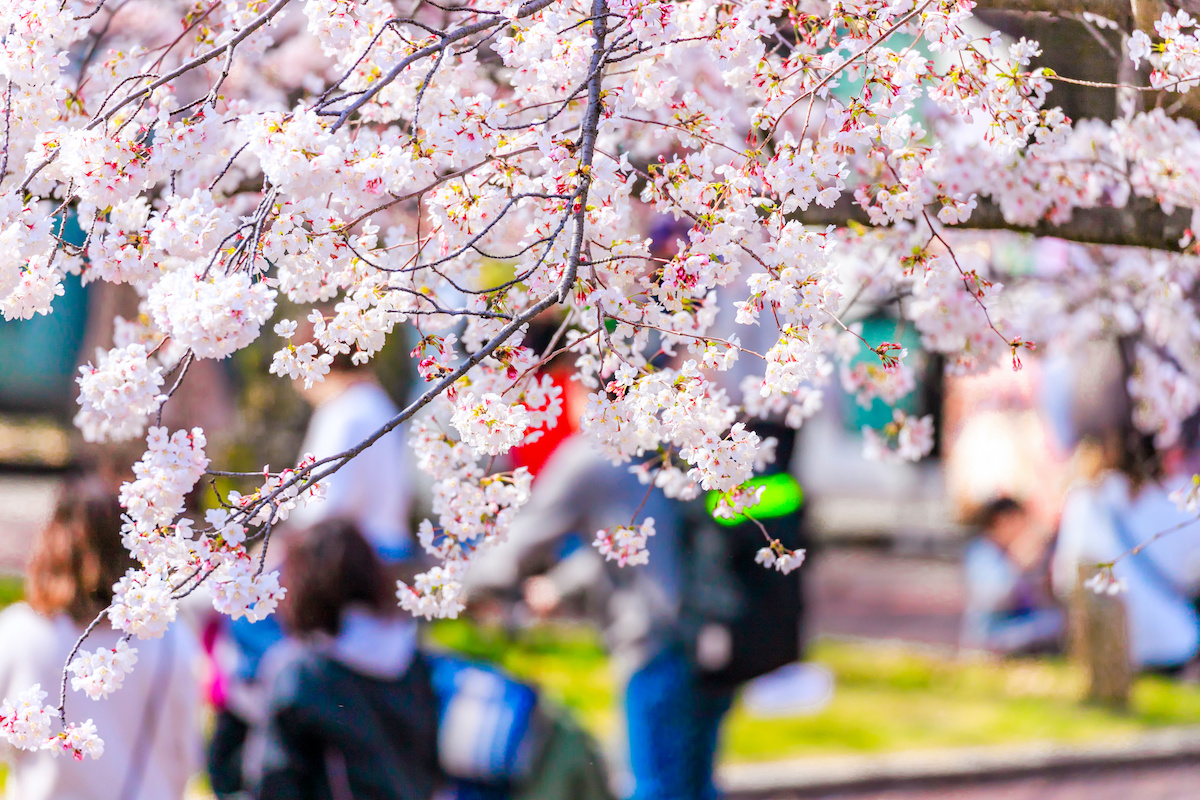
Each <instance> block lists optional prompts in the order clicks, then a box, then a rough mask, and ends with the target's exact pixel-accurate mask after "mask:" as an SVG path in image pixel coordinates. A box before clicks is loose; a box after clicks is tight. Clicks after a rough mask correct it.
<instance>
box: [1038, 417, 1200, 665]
mask: <svg viewBox="0 0 1200 800" xmlns="http://www.w3.org/2000/svg"><path fill="white" fill-rule="evenodd" d="M1184 449H1185V450H1186V449H1187V448H1186V447H1185V448H1184ZM1174 455H1175V456H1176V457H1174V458H1167V459H1165V461H1164V455H1163V454H1160V453H1158V452H1156V450H1155V448H1154V445H1153V443H1152V441H1151V440H1150V439H1149V437H1144V436H1141V435H1140V434H1138V433H1136V432H1135V431H1132V430H1126V431H1123V432H1112V433H1109V434H1108V435H1107V436H1106V437H1104V438H1102V439H1097V438H1095V437H1093V438H1091V439H1089V440H1088V441H1086V442H1085V444H1084V446H1083V447H1082V448H1081V449H1080V452H1079V461H1080V463H1081V464H1083V465H1084V471H1085V473H1086V474H1085V479H1084V480H1082V481H1080V482H1079V483H1077V484H1076V485H1075V486H1074V487H1073V488H1072V489H1071V490H1070V492H1069V493H1068V495H1067V498H1066V502H1065V504H1064V507H1063V512H1062V522H1061V525H1060V528H1059V536H1058V545H1057V548H1056V550H1055V553H1054V561H1053V578H1054V587H1055V591H1056V592H1058V593H1059V594H1060V596H1063V597H1066V596H1067V595H1069V594H1070V592H1072V591H1074V589H1075V586H1076V584H1077V582H1078V580H1079V568H1080V567H1081V566H1084V567H1096V566H1098V565H1100V564H1103V563H1110V562H1112V561H1114V560H1116V559H1118V558H1120V560H1119V561H1117V563H1116V565H1115V566H1114V567H1113V570H1112V574H1113V577H1114V578H1115V579H1116V580H1117V581H1118V582H1119V585H1120V586H1121V587H1122V591H1121V593H1120V595H1119V597H1120V598H1121V599H1122V601H1123V602H1124V605H1125V609H1126V613H1127V617H1128V641H1129V651H1130V652H1129V657H1130V661H1131V663H1132V664H1133V666H1134V667H1136V668H1139V669H1142V670H1149V671H1155V672H1160V673H1164V674H1177V673H1179V672H1180V671H1182V669H1183V667H1184V666H1186V665H1187V664H1188V662H1190V661H1191V660H1193V659H1194V658H1195V657H1196V654H1197V651H1198V650H1200V616H1198V615H1197V612H1196V608H1195V604H1194V598H1195V597H1196V596H1197V594H1200V536H1197V534H1196V533H1195V531H1189V530H1181V531H1179V532H1178V533H1173V534H1171V535H1167V536H1163V537H1162V538H1161V539H1158V540H1157V541H1155V542H1154V543H1153V544H1151V545H1149V546H1147V547H1145V548H1144V549H1142V550H1140V551H1139V552H1137V553H1131V551H1132V550H1134V549H1135V548H1136V547H1138V546H1139V545H1141V544H1143V543H1145V542H1148V541H1149V540H1150V539H1151V538H1153V537H1154V536H1155V535H1156V534H1159V533H1161V532H1163V531H1166V530H1168V529H1170V528H1173V527H1176V526H1178V525H1179V524H1180V523H1182V522H1185V521H1186V520H1187V519H1188V516H1187V515H1186V514H1185V513H1184V512H1181V511H1180V510H1179V508H1178V506H1177V505H1176V504H1175V502H1174V501H1173V500H1172V499H1171V496H1170V495H1171V493H1172V492H1173V491H1175V490H1177V489H1181V488H1184V487H1186V486H1188V485H1190V475H1191V473H1192V471H1193V470H1192V469H1188V468H1187V467H1188V466H1189V465H1187V464H1186V463H1185V462H1184V461H1183V460H1181V459H1180V458H1178V454H1174ZM1164 463H1170V464H1172V466H1173V469H1171V470H1164ZM1191 466H1194V465H1191Z"/></svg>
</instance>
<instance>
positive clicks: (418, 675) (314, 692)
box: [246, 519, 439, 800]
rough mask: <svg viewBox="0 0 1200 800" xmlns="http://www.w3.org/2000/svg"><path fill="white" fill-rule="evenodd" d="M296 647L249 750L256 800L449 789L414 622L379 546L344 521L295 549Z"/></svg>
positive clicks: (265, 674) (278, 653) (291, 624)
mask: <svg viewBox="0 0 1200 800" xmlns="http://www.w3.org/2000/svg"><path fill="white" fill-rule="evenodd" d="M283 569H284V572H285V574H286V575H287V586H288V593H287V596H286V598H285V600H284V601H283V603H282V604H281V606H280V613H281V614H282V617H283V622H284V624H285V627H286V629H287V631H288V633H289V634H290V636H291V637H292V638H289V639H288V640H287V641H285V642H283V643H281V644H279V645H277V646H276V647H275V648H273V649H272V650H271V651H270V652H269V653H268V654H267V655H266V656H265V658H264V661H263V665H262V668H261V671H262V676H261V677H262V680H263V681H264V683H265V685H266V697H265V708H264V711H263V717H262V719H261V720H259V721H257V722H258V723H259V725H258V726H257V727H256V728H255V730H254V732H253V733H252V734H251V738H250V741H249V742H248V743H247V745H246V748H247V754H246V771H247V779H248V781H247V782H248V784H249V786H251V787H252V790H253V796H254V797H256V798H258V800H277V799H280V800H282V799H283V798H287V800H304V799H305V798H313V800H318V799H319V800H349V799H350V798H371V800H425V798H429V797H431V796H432V795H433V792H434V789H435V787H436V784H437V783H438V780H439V768H438V764H437V719H438V712H437V704H436V701H435V698H434V694H433V689H432V685H431V679H430V672H429V666H428V663H427V662H426V659H425V658H424V657H423V656H422V655H421V654H420V653H419V652H418V650H417V626H416V622H415V621H414V620H413V619H412V618H411V617H410V616H408V615H407V614H400V613H398V612H397V609H396V602H395V599H394V597H393V592H392V590H391V589H390V588H389V582H388V580H387V577H386V575H385V572H384V569H383V566H382V564H381V562H380V559H379V558H378V556H377V554H376V552H375V551H374V549H373V547H372V545H371V544H370V543H368V541H367V539H366V538H365V537H364V536H363V535H362V534H361V533H360V532H359V531H358V529H357V527H356V526H355V524H354V523H353V522H352V521H350V520H345V519H330V520H325V521H324V522H321V523H319V524H317V525H315V526H314V527H312V528H309V529H307V530H305V531H302V532H299V533H297V534H295V535H294V536H293V537H292V538H290V539H289V540H287V542H286V552H285V556H284V565H283Z"/></svg>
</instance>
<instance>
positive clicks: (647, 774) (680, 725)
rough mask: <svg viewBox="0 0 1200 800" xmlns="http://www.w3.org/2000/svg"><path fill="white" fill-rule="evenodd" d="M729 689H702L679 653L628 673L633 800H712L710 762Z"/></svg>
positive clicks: (662, 656)
mask: <svg viewBox="0 0 1200 800" xmlns="http://www.w3.org/2000/svg"><path fill="white" fill-rule="evenodd" d="M732 702H733V691H732V690H730V689H720V688H714V687H710V686H706V685H704V684H702V683H701V681H700V679H699V676H698V675H697V674H696V672H695V670H694V668H693V667H692V665H691V664H689V663H688V660H687V658H686V657H685V656H684V654H683V652H682V651H681V650H679V649H677V648H676V649H670V650H667V651H665V652H663V653H661V654H659V655H658V656H656V657H655V658H653V659H652V660H651V661H650V663H648V664H646V665H645V666H644V667H642V668H641V669H639V670H638V671H637V672H635V673H633V676H632V677H631V678H630V679H629V685H628V686H627V687H626V689H625V718H626V721H627V724H628V726H629V756H630V757H629V763H630V767H631V768H632V771H633V778H634V783H635V786H634V794H633V798H634V800H713V799H714V798H716V797H717V790H716V788H715V787H714V786H713V780H712V779H713V760H714V757H715V755H716V751H717V734H718V733H719V730H720V727H721V720H722V719H723V718H724V717H725V714H726V713H727V712H728V711H729V707H730V705H731V704H732Z"/></svg>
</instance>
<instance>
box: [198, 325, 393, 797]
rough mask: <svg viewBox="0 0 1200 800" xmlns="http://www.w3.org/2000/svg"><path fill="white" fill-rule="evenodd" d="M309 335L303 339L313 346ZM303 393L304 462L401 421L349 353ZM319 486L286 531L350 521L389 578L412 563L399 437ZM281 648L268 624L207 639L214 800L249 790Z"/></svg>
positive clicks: (224, 630)
mask: <svg viewBox="0 0 1200 800" xmlns="http://www.w3.org/2000/svg"><path fill="white" fill-rule="evenodd" d="M308 325H309V327H308V330H307V336H304V335H303V334H304V333H305V332H304V331H302V332H301V334H299V335H300V336H301V338H311V336H312V328H311V323H308ZM298 385H299V386H301V387H303V384H302V383H301V384H298ZM300 391H301V393H302V394H303V396H304V398H305V400H306V401H307V402H309V403H310V404H311V405H312V406H313V414H312V418H311V420H310V421H309V425H308V430H307V433H306V434H305V437H304V441H303V443H302V444H301V447H300V455H301V456H303V455H306V454H312V455H313V456H315V457H316V458H317V459H318V460H320V459H322V458H327V457H329V456H333V455H337V454H338V453H342V452H344V451H346V450H348V449H350V448H352V447H354V446H355V445H357V444H359V443H360V442H362V441H363V440H364V439H366V438H367V437H369V436H370V435H371V434H373V433H375V431H377V430H379V428H381V427H382V426H383V425H385V424H386V423H387V422H389V421H390V420H391V419H392V418H394V417H395V416H396V414H398V413H399V410H398V409H397V408H396V405H395V404H394V403H393V402H392V399H391V397H389V396H388V394H387V392H386V391H385V390H384V388H383V386H382V385H381V384H380V382H379V380H378V378H377V377H376V375H375V373H374V372H373V371H372V369H371V368H370V367H368V366H357V365H355V364H354V363H353V360H352V358H351V355H350V354H349V353H340V354H337V355H335V356H334V358H333V361H332V362H331V363H330V365H329V373H328V374H327V375H326V376H325V379H324V381H321V382H318V383H314V384H313V385H312V386H311V387H309V388H301V390H300ZM322 483H323V484H324V485H325V486H326V494H325V498H324V499H323V500H322V501H321V502H317V503H310V504H308V505H305V506H301V507H300V508H297V509H295V510H294V511H293V512H292V513H291V516H290V517H289V523H290V524H292V525H295V526H297V527H302V528H303V527H311V526H313V525H316V524H318V523H320V522H322V521H324V520H327V519H334V518H339V519H348V520H351V521H353V523H354V524H355V525H356V527H357V528H358V530H359V531H361V532H362V534H363V535H364V536H365V537H366V538H367V540H368V541H369V542H370V544H371V546H372V547H373V548H374V550H375V552H376V554H378V556H379V557H380V559H381V560H382V561H383V562H384V563H385V565H386V566H387V569H388V570H389V571H395V570H403V569H406V566H405V564H406V562H407V560H408V559H409V557H410V556H411V555H412V537H411V535H410V530H409V514H410V511H411V506H412V497H413V476H412V473H411V470H410V468H409V452H408V448H407V447H406V444H405V440H404V433H403V429H399V428H398V429H395V430H392V431H389V432H388V433H387V434H385V435H384V436H382V437H380V439H379V440H378V441H376V442H374V443H373V444H372V445H371V446H370V447H368V448H366V449H365V450H364V451H363V452H362V453H360V454H359V455H357V456H356V457H355V458H353V459H352V460H350V461H349V462H348V463H347V464H346V465H345V466H343V467H342V468H341V469H339V470H338V471H337V472H335V473H333V474H332V475H330V476H329V477H327V478H325V479H324V480H322ZM283 639H284V632H283V630H282V629H281V628H280V625H279V622H278V620H276V619H275V618H274V617H273V616H272V617H268V618H266V619H264V620H260V621H258V622H254V623H252V622H249V621H248V620H246V619H240V620H233V621H230V620H227V619H220V620H217V621H216V622H215V623H213V624H212V625H210V628H209V629H208V630H206V632H205V645H206V649H207V651H208V652H209V654H210V657H211V661H212V663H213V667H214V673H215V676H214V681H213V684H212V687H211V689H210V700H211V701H212V703H213V705H214V707H215V708H216V712H217V713H216V719H215V723H214V725H213V733H212V737H211V739H210V743H209V748H208V755H207V766H208V774H209V778H210V780H211V782H212V787H213V790H214V792H215V793H216V794H217V796H218V797H219V798H226V797H230V798H234V797H239V796H240V793H241V792H243V791H244V790H245V786H244V783H243V779H242V775H243V771H244V770H243V763H242V759H243V752H244V751H243V749H244V746H245V741H246V736H247V735H248V734H249V731H250V721H249V718H250V717H252V716H256V715H257V714H259V713H260V711H259V709H258V708H257V705H258V704H260V703H261V699H260V695H261V692H262V687H260V686H259V685H258V670H259V665H260V662H261V661H262V659H263V657H264V655H265V654H266V653H267V652H268V651H269V650H270V649H271V648H272V647H273V646H275V645H276V644H278V643H279V642H281V641H282V640H283Z"/></svg>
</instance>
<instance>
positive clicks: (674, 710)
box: [466, 435, 732, 800]
mask: <svg viewBox="0 0 1200 800" xmlns="http://www.w3.org/2000/svg"><path fill="white" fill-rule="evenodd" d="M681 510H682V507H681V505H680V504H679V503H678V502H677V501H673V500H670V499H669V498H667V497H666V496H665V495H664V494H663V493H662V491H661V490H659V489H657V488H654V487H647V486H645V485H643V484H642V483H641V482H640V481H639V480H638V477H637V475H635V474H633V473H631V472H630V467H629V465H627V464H626V465H613V464H611V463H610V462H609V461H608V460H607V459H606V458H605V457H604V456H603V455H602V454H601V453H599V452H598V451H597V450H595V449H594V448H593V447H592V445H591V444H590V443H589V442H588V441H587V440H586V439H585V438H584V437H582V436H578V435H577V436H575V437H573V438H571V439H568V440H567V441H565V442H564V443H563V444H562V445H560V446H559V448H558V449H557V450H556V451H555V453H554V455H553V456H552V457H551V458H550V460H549V461H548V462H547V463H546V465H545V466H544V467H543V469H542V470H541V472H540V473H539V476H538V479H537V481H536V482H535V483H534V486H533V493H532V497H531V498H530V500H529V503H528V504H527V505H526V506H524V507H523V508H522V509H521V511H520V512H519V513H518V515H517V517H516V518H515V520H514V522H513V525H512V528H511V530H510V532H509V535H508V540H507V541H506V542H505V543H504V544H502V545H499V546H498V547H497V548H496V549H494V550H492V551H489V552H488V553H486V554H484V555H483V556H482V557H481V558H480V559H478V560H477V562H476V563H475V564H474V565H472V568H471V570H470V572H469V573H468V575H467V580H466V589H467V592H468V596H472V597H477V596H480V595H484V594H487V593H489V592H493V591H501V590H503V589H506V588H512V587H515V586H518V585H521V584H522V582H523V581H524V585H525V588H526V597H527V600H528V601H529V602H530V604H531V605H532V606H533V607H535V610H540V611H543V612H546V611H549V610H551V609H552V607H553V606H554V605H555V604H556V603H557V601H558V600H560V599H561V598H563V597H565V596H566V595H568V594H570V593H571V592H572V591H574V590H578V589H582V588H584V587H588V588H591V589H594V588H595V587H596V586H603V587H605V592H604V594H605V598H604V599H603V601H602V602H601V604H600V605H601V607H602V608H601V617H602V620H601V622H602V625H603V628H604V634H605V638H606V640H607V643H608V646H609V649H610V651H611V652H612V655H613V659H614V661H615V662H616V667H617V672H618V674H619V676H620V678H621V681H622V683H623V685H624V711H625V718H626V725H627V734H628V746H629V751H628V757H629V768H630V772H631V773H632V778H633V784H634V786H633V790H632V796H633V797H634V798H636V799H637V800H707V799H708V798H711V797H715V796H716V792H715V789H714V788H713V784H712V768H713V759H714V755H715V751H716V744H717V733H718V729H719V727H720V722H721V720H722V718H723V717H724V715H725V713H726V712H727V711H728V709H729V706H730V704H731V701H732V692H731V691H729V690H722V689H716V688H714V687H712V686H710V685H707V684H705V683H704V682H703V681H701V680H700V676H699V674H698V672H697V670H696V669H695V668H694V667H693V665H692V664H691V663H690V661H689V659H688V657H687V656H686V655H685V651H684V643H683V641H682V638H681V635H680V630H679V621H680V611H681V600H682V598H681V593H682V588H683V587H682V582H683V576H682V572H683V566H682V563H681V558H682V554H681V540H682V530H681V525H682V514H681ZM650 518H652V519H653V520H654V528H655V535H654V536H652V537H650V539H649V540H648V542H647V550H648V552H649V561H648V563H646V564H644V565H639V566H626V567H617V566H616V563H615V562H611V561H610V562H604V561H603V560H602V558H601V557H600V556H599V555H598V554H597V552H596V551H595V549H594V548H592V547H591V546H590V542H591V541H592V538H593V537H594V536H595V534H596V532H597V531H599V530H603V529H606V528H611V527H612V526H615V525H636V524H640V523H642V522H644V521H645V520H647V519H650ZM572 534H574V535H575V536H576V537H579V538H580V539H582V540H583V541H584V542H585V543H586V544H585V545H584V546H582V547H579V548H578V549H576V550H575V552H573V553H572V554H570V555H569V556H568V557H567V558H566V559H565V561H563V562H561V563H559V564H558V565H557V566H555V567H554V568H552V569H550V570H549V571H548V572H547V573H546V574H544V575H541V576H536V577H535V578H534V580H531V581H526V580H525V579H526V578H528V577H530V574H531V572H533V568H534V566H535V565H537V564H545V563H548V562H550V561H552V560H553V559H554V554H555V551H556V550H558V549H559V548H560V546H561V544H562V543H563V541H564V540H565V539H568V538H569V537H570V536H571V535H572Z"/></svg>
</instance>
